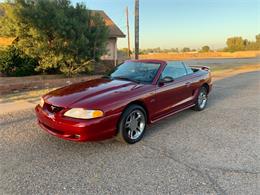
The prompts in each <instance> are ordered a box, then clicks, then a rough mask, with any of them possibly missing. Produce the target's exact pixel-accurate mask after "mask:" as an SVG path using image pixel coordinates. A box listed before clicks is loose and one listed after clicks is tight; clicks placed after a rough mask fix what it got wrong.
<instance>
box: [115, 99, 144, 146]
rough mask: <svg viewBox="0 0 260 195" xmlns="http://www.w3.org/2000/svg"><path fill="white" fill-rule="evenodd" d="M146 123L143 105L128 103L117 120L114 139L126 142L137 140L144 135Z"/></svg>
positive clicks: (131, 142)
mask: <svg viewBox="0 0 260 195" xmlns="http://www.w3.org/2000/svg"><path fill="white" fill-rule="evenodd" d="M146 124H147V115H146V112H145V110H144V109H143V107H141V106H139V105H135V104H133V105H130V106H129V107H127V108H126V110H125V111H124V112H123V115H122V117H121V119H120V121H119V124H118V133H117V136H116V139H117V140H118V141H121V142H124V143H128V144H134V143H136V142H139V141H140V140H141V139H142V138H143V136H144V133H145V129H146Z"/></svg>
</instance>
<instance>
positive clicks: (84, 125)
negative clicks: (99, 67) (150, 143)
mask: <svg viewBox="0 0 260 195" xmlns="http://www.w3.org/2000/svg"><path fill="white" fill-rule="evenodd" d="M139 61H141V62H149V63H159V64H160V68H159V70H158V72H157V75H156V76H155V78H154V80H153V82H152V84H137V83H134V82H131V81H124V80H110V79H106V78H100V79H95V80H91V81H86V82H82V83H78V84H73V85H70V86H67V87H63V88H60V89H57V90H55V91H52V92H50V93H48V94H46V95H44V96H43V99H44V101H45V103H46V104H45V106H44V107H43V108H41V107H40V106H39V105H38V106H36V108H35V111H36V115H37V118H38V122H39V124H40V126H41V127H42V128H43V129H45V130H46V131H47V132H48V133H50V134H52V135H55V136H57V137H60V138H63V139H67V140H73V141H95V140H103V139H107V138H111V137H113V136H115V135H116V133H117V123H118V121H119V120H120V116H121V114H122V112H123V111H124V109H125V108H126V107H127V106H128V105H129V104H130V103H132V102H136V103H139V104H141V105H142V106H144V107H145V109H146V110H147V112H148V123H149V124H150V123H153V122H155V121H158V120H160V119H162V118H164V117H166V116H169V115H172V114H174V113H176V112H179V111H182V110H184V109H187V108H190V107H192V106H193V105H194V102H195V99H196V96H197V92H198V89H199V88H200V87H201V86H202V85H203V84H207V85H208V86H209V91H210V90H211V88H212V81H211V75H210V72H209V71H208V70H201V71H198V72H196V73H194V74H191V75H187V76H184V77H182V78H180V79H176V80H174V81H173V82H172V83H168V84H164V85H159V84H158V80H159V78H160V74H161V72H162V71H163V69H164V68H165V66H166V65H167V62H165V61H161V60H139ZM49 105H53V106H56V107H61V108H60V109H61V110H58V111H57V112H56V113H52V112H50V111H48V108H49V107H48V106H49ZM70 108H86V109H99V110H102V111H103V112H104V116H103V117H101V118H97V119H90V120H83V119H72V118H69V117H65V116H64V115H63V114H64V113H65V112H66V111H67V110H69V109H70ZM75 135H76V136H75ZM77 135H80V137H77Z"/></svg>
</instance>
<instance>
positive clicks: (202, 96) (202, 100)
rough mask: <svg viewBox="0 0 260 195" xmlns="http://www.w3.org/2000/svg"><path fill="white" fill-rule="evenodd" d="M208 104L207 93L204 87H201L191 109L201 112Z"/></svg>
mask: <svg viewBox="0 0 260 195" xmlns="http://www.w3.org/2000/svg"><path fill="white" fill-rule="evenodd" d="M207 102H208V91H207V88H206V87H204V86H203V87H201V89H200V91H199V94H198V97H197V99H196V105H195V106H194V107H193V109H194V110H196V111H201V110H204V109H205V108H206V105H207Z"/></svg>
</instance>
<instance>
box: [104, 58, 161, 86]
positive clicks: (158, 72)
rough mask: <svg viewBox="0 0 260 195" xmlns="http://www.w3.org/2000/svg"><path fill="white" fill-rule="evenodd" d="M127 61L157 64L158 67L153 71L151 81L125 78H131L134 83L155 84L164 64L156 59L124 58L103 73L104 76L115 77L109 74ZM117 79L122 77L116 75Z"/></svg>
mask: <svg viewBox="0 0 260 195" xmlns="http://www.w3.org/2000/svg"><path fill="white" fill-rule="evenodd" d="M127 62H132V63H144V64H157V65H158V66H159V67H158V69H157V71H156V73H155V75H154V77H153V79H152V80H151V81H147V82H146V81H142V80H133V79H131V78H127V79H126V80H131V81H132V82H136V83H142V84H152V85H156V82H157V80H158V78H159V75H160V74H161V71H162V69H163V68H164V66H165V64H166V62H163V61H159V60H158V61H157V60H126V61H124V62H122V63H121V64H119V65H117V66H115V67H114V68H113V69H112V70H111V71H110V72H109V73H108V74H106V75H105V77H109V78H110V79H117V78H116V77H114V78H113V77H111V74H112V73H113V72H115V70H116V69H117V68H118V67H119V66H121V65H123V64H124V63H127ZM118 79H122V80H123V78H120V77H118Z"/></svg>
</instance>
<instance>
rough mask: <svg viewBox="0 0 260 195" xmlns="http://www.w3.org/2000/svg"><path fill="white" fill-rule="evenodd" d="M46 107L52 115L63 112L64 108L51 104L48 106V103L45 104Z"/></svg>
mask: <svg viewBox="0 0 260 195" xmlns="http://www.w3.org/2000/svg"><path fill="white" fill-rule="evenodd" d="M44 107H45V109H46V110H48V112H50V113H58V112H60V111H62V110H63V108H62V107H58V106H53V105H50V104H47V103H45V104H44Z"/></svg>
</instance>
